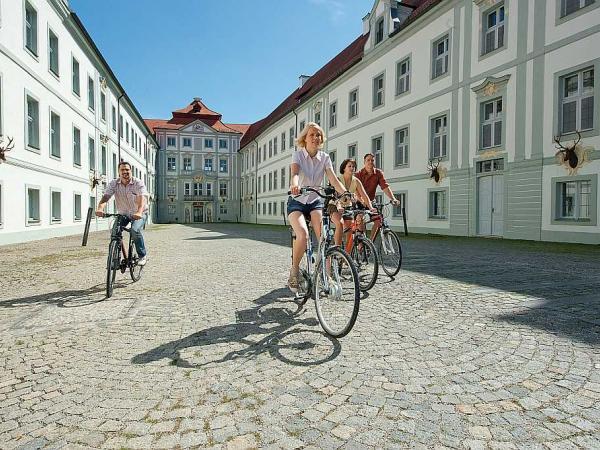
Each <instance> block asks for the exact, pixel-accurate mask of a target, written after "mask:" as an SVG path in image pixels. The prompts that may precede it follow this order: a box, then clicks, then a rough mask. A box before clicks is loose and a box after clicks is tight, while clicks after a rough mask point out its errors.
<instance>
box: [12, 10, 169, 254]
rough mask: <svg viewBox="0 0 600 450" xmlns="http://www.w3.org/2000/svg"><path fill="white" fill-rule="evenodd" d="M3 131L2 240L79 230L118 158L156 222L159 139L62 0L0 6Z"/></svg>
mask: <svg viewBox="0 0 600 450" xmlns="http://www.w3.org/2000/svg"><path fill="white" fill-rule="evenodd" d="M0 135H2V136H3V138H4V141H3V142H2V143H0V147H2V148H4V147H6V146H7V144H8V142H9V139H12V144H11V146H12V149H10V150H8V151H6V152H4V151H1V150H0V245H1V244H8V243H13V242H22V241H26V240H34V239H44V238H48V237H53V236H61V235H68V234H80V233H82V231H83V228H84V224H85V218H86V211H87V210H88V207H95V205H96V203H97V200H98V198H99V197H101V196H102V194H103V191H104V187H105V186H106V183H107V182H108V181H109V180H110V179H111V178H115V177H116V176H117V165H118V162H119V160H126V161H128V162H129V163H130V164H131V167H132V170H133V174H134V176H135V177H138V178H141V179H143V180H144V181H145V183H146V186H147V188H148V191H149V193H150V197H149V200H150V213H151V214H150V220H152V217H153V215H154V214H153V213H154V186H155V182H154V159H155V150H156V147H157V144H156V142H155V141H154V138H153V136H152V132H151V130H150V129H149V128H148V127H147V126H146V125H145V123H144V121H143V119H142V117H141V116H140V114H139V112H138V111H137V109H136V107H135V105H134V104H133V102H132V101H131V99H130V98H129V96H128V95H127V93H126V92H125V90H124V89H123V86H121V84H120V83H119V81H118V79H117V77H116V76H115V74H114V73H113V71H112V70H111V68H110V66H109V64H108V62H107V61H106V60H105V59H104V57H103V56H102V54H101V52H100V51H99V50H98V48H97V47H96V45H95V43H94V41H93V40H92V38H91V37H90V35H89V34H88V32H87V31H86V29H85V27H84V26H83V24H82V22H81V20H80V19H79V17H77V15H76V14H75V13H74V12H73V11H71V10H70V8H69V3H68V1H67V0H11V1H3V2H1V4H0ZM113 208H114V204H112V203H111V204H109V208H108V209H109V211H112V210H113ZM108 223H109V221H108V220H106V219H96V218H94V219H93V222H92V227H91V229H92V230H99V229H106V228H107V227H108Z"/></svg>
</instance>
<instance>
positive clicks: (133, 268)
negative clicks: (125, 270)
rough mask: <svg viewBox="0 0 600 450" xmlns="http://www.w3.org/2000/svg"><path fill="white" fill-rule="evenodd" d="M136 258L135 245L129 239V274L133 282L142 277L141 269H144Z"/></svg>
mask: <svg viewBox="0 0 600 450" xmlns="http://www.w3.org/2000/svg"><path fill="white" fill-rule="evenodd" d="M138 259H139V258H138V254H137V251H136V249H135V245H133V244H132V242H131V241H129V274H130V275H131V279H132V280H133V282H134V283H135V282H136V281H138V280H139V279H140V278H142V270H144V266H138V263H137V262H138Z"/></svg>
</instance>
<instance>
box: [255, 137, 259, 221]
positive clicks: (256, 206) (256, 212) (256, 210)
mask: <svg viewBox="0 0 600 450" xmlns="http://www.w3.org/2000/svg"><path fill="white" fill-rule="evenodd" d="M254 143H255V144H256V158H255V159H254V162H255V163H256V169H254V186H255V187H256V192H255V193H254V223H256V224H258V152H259V151H260V149H259V148H258V141H257V140H256V138H255V139H254Z"/></svg>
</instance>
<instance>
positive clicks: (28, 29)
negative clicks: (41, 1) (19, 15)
mask: <svg viewBox="0 0 600 450" xmlns="http://www.w3.org/2000/svg"><path fill="white" fill-rule="evenodd" d="M37 29H38V25H37V11H36V10H35V9H34V8H33V6H31V4H30V3H29V2H25V47H26V48H27V49H28V50H29V51H30V52H31V53H33V54H34V55H35V56H37V54H38V47H37Z"/></svg>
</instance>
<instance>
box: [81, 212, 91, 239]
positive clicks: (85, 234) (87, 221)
mask: <svg viewBox="0 0 600 450" xmlns="http://www.w3.org/2000/svg"><path fill="white" fill-rule="evenodd" d="M93 212H94V208H91V207H90V208H88V212H87V217H86V219H85V228H84V230H83V241H82V242H81V246H82V247H85V246H86V245H87V240H88V234H90V223H91V222H92V213H93Z"/></svg>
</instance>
